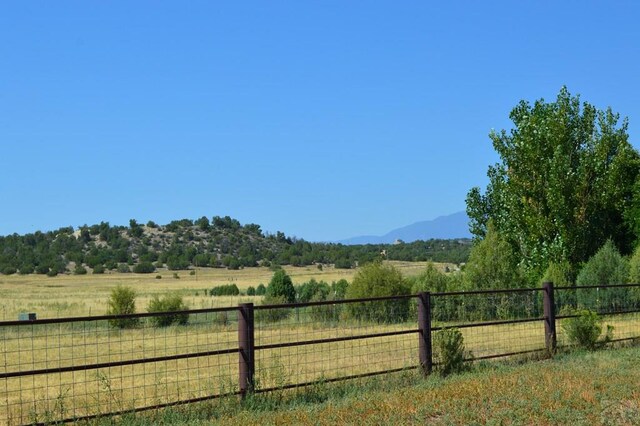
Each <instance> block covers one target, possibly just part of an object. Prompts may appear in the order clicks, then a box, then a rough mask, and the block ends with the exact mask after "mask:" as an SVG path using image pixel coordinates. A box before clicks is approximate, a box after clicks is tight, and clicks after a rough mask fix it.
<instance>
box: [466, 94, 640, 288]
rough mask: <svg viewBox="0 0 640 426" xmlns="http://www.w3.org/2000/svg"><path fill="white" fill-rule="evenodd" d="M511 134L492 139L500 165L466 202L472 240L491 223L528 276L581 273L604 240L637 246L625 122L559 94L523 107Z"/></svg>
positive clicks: (636, 162)
mask: <svg viewBox="0 0 640 426" xmlns="http://www.w3.org/2000/svg"><path fill="white" fill-rule="evenodd" d="M509 117H510V119H511V120H512V121H513V124H514V127H513V129H511V130H510V131H509V132H507V131H506V130H502V131H500V132H495V131H492V132H491V134H490V138H491V140H492V142H493V146H494V148H495V150H496V152H497V153H498V155H499V156H500V162H499V163H497V164H494V165H493V166H490V167H489V170H488V173H487V174H488V177H489V184H488V186H487V188H486V190H485V192H484V193H482V192H481V190H480V188H478V187H475V188H472V189H471V190H470V191H469V193H468V195H467V214H468V215H469V217H470V219H471V223H470V229H471V232H472V233H473V234H474V235H475V236H476V237H478V238H483V237H484V235H485V233H486V229H487V224H488V222H489V220H491V221H492V222H493V224H494V226H495V228H496V230H497V231H498V232H499V233H500V235H501V236H502V237H503V238H504V239H505V241H507V242H508V243H509V244H510V245H511V246H512V248H513V249H514V252H515V253H516V254H517V255H518V257H519V258H520V259H521V263H522V266H524V267H525V269H526V270H527V271H528V272H529V273H530V274H531V278H534V277H535V276H536V275H537V276H538V278H539V276H541V275H542V272H543V271H544V270H545V269H546V267H547V265H548V263H549V262H562V261H564V260H566V261H569V262H570V263H571V264H572V265H574V266H575V265H578V264H579V263H580V262H583V261H585V260H586V259H588V258H589V257H590V256H592V255H593V254H594V253H595V252H596V251H597V250H598V248H599V247H601V246H602V245H603V244H604V242H605V241H607V239H612V240H613V241H614V242H615V244H616V245H617V246H618V247H620V248H621V250H622V251H623V253H629V252H630V251H631V249H632V244H633V241H634V239H635V236H634V234H633V230H632V229H631V228H632V227H631V226H630V219H629V218H628V214H626V211H627V210H628V209H629V207H630V205H631V202H632V199H633V186H634V183H635V182H636V179H637V178H638V174H639V171H640V156H639V155H638V152H637V151H636V150H635V149H634V148H633V147H632V146H631V144H630V143H629V135H628V133H627V120H626V119H624V120H622V122H620V116H619V114H617V113H614V112H613V111H612V110H611V108H608V109H607V110H604V111H602V110H598V109H596V108H595V107H594V106H592V105H590V104H589V103H587V102H584V103H581V102H580V98H579V96H571V94H570V93H569V91H568V90H567V89H566V87H563V88H562V89H561V90H560V93H559V94H558V97H557V99H556V101H555V102H545V101H544V100H543V99H540V100H538V101H536V102H535V103H534V104H533V105H531V104H529V103H528V102H526V101H521V102H520V103H519V104H518V105H517V106H516V107H515V108H514V109H513V110H512V111H511V114H510V116H509Z"/></svg>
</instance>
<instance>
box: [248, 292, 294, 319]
mask: <svg viewBox="0 0 640 426" xmlns="http://www.w3.org/2000/svg"><path fill="white" fill-rule="evenodd" d="M284 303H289V302H288V301H287V299H285V298H284V296H271V295H269V294H267V295H266V296H265V297H264V299H263V300H262V305H282V304H284ZM290 312H291V309H289V308H281V309H278V308H273V309H260V310H257V311H255V315H256V319H257V320H258V321H261V322H276V321H282V320H284V319H286V318H288V317H289V313H290Z"/></svg>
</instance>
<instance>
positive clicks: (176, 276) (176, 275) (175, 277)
mask: <svg viewBox="0 0 640 426" xmlns="http://www.w3.org/2000/svg"><path fill="white" fill-rule="evenodd" d="M173 279H175V280H179V279H180V275H178V273H177V272H174V273H173Z"/></svg>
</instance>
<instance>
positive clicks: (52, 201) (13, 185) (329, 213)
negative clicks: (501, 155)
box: [0, 1, 640, 241]
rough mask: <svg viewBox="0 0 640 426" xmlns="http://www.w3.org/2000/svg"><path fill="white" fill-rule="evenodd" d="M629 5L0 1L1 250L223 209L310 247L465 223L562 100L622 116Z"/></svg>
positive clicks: (634, 49)
mask: <svg viewBox="0 0 640 426" xmlns="http://www.w3.org/2000/svg"><path fill="white" fill-rule="evenodd" d="M639 12H640V6H638V3H636V2H631V1H629V2H606V3H605V2H588V1H582V2H578V1H570V2H512V1H509V2H424V1H420V2H418V1H415V2H409V1H407V2H397V1H394V2H391V1H389V2H383V1H378V2H345V1H323V2H293V1H289V2H281V1H273V2H271V1H270V2H249V1H247V2H210V1H202V2H198V1H189V2H178V1H175V2H166V1H165V2H161V1H149V2H143V1H136V2H131V1H121V2H115V1H114V2H97V1H78V2H68V1H56V2H46V1H24V2H3V3H2V4H1V5H0V40H1V41H0V58H1V59H0V61H1V62H0V65H1V66H0V203H1V204H0V235H5V234H9V233H13V232H18V233H25V232H33V231H35V230H38V229H41V230H51V229H56V228H59V227H61V226H70V225H71V226H74V227H77V226H79V225H82V224H85V223H87V224H93V223H98V222H100V221H103V220H104V221H108V222H110V223H111V224H128V221H129V219H130V218H135V219H137V220H138V221H139V222H146V221H148V220H150V219H151V220H154V221H156V222H158V223H166V222H168V221H170V220H173V219H180V218H197V217H200V216H203V215H206V216H208V217H211V216H214V215H222V216H224V215H230V216H232V217H235V218H237V219H238V220H240V221H241V222H243V223H247V222H254V223H258V224H260V225H261V226H262V227H263V229H264V230H267V231H271V232H275V231H277V230H282V231H284V232H286V233H287V234H288V235H295V236H298V237H301V238H305V239H307V240H312V241H315V240H335V239H341V238H347V237H351V236H355V235H361V234H384V233H386V232H387V231H389V230H391V229H393V228H396V227H399V226H404V225H408V224H410V223H413V222H416V221H420V220H426V219H432V218H435V217H437V216H440V215H445V214H449V213H453V212H456V211H460V210H463V209H464V208H465V204H464V199H465V196H466V193H467V191H468V190H469V189H470V188H471V187H472V186H482V187H484V186H485V185H486V182H487V179H486V170H487V166H488V165H489V164H491V163H493V162H495V161H496V160H497V157H496V155H495V153H494V152H493V148H492V147H491V143H490V140H489V138H488V136H487V135H488V133H489V131H490V130H491V129H492V128H495V129H501V128H509V127H510V122H509V120H508V115H509V111H510V110H511V108H513V107H514V106H515V105H516V103H517V102H518V101H519V100H520V99H527V100H530V101H534V100H535V99H538V98H541V97H543V98H545V99H548V100H552V99H554V98H555V96H556V95H557V93H558V91H559V89H560V87H561V86H562V85H567V86H568V88H569V90H570V92H571V93H572V94H580V95H581V96H582V99H583V100H586V101H589V102H590V103H592V104H594V105H596V106H597V107H599V108H605V107H607V106H611V107H612V108H613V109H614V110H615V111H618V112H620V113H621V115H623V116H628V117H629V119H630V126H629V133H630V136H631V142H632V143H633V144H634V146H636V147H640V141H639V137H638V136H639V129H640V127H639V126H640V102H639V100H640V91H639V90H638V83H637V82H638V76H640V29H639V28H640V26H638V25H637V19H638V17H639V16H640V13H639Z"/></svg>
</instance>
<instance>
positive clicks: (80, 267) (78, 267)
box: [73, 265, 87, 275]
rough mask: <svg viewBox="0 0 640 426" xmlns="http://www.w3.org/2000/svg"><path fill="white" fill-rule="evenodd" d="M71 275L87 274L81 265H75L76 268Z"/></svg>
mask: <svg viewBox="0 0 640 426" xmlns="http://www.w3.org/2000/svg"><path fill="white" fill-rule="evenodd" d="M73 273H74V275H86V274H87V270H86V268H85V267H84V266H82V265H76V267H75V268H74V270H73Z"/></svg>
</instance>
